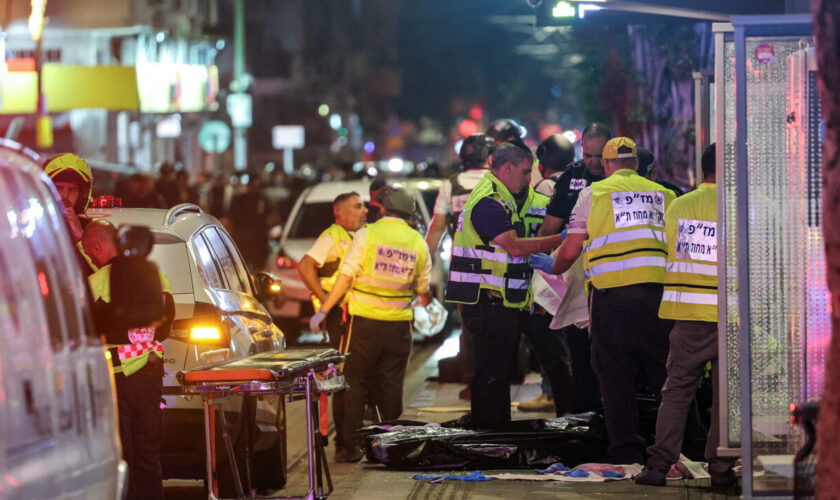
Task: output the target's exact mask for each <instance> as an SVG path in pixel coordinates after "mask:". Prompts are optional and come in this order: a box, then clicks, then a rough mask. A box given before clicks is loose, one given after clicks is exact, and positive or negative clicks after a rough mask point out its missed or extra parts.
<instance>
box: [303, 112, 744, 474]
mask: <svg viewBox="0 0 840 500" xmlns="http://www.w3.org/2000/svg"><path fill="white" fill-rule="evenodd" d="M519 131H520V128H519V127H518V125H517V124H516V123H515V122H513V121H511V120H500V121H497V122H495V123H494V124H493V125H492V126H491V127H490V129H489V130H488V131H487V133H486V134H475V135H472V136H470V137H468V138H466V139H465V140H464V142H463V145H462V146H461V150H460V157H461V159H462V161H463V171H461V172H459V173H457V174H455V175H453V176H451V177H449V178H448V179H446V180H445V181H444V183H443V185H442V187H441V189H440V193H439V195H438V198H437V201H436V204H435V208H434V218H433V220H432V222H431V224H430V226H429V230H428V232H427V234H426V238H425V243H424V242H423V241H422V240H420V239H419V236H418V234H417V233H416V232H415V231H413V230H411V228H410V227H409V226H408V225H406V224H405V219H406V218H407V217H406V215H407V214H409V213H410V212H411V211H412V210H410V209H412V208H413V207H412V206H409V205H411V204H413V202H412V201H411V199H410V197H409V196H408V195H406V194H404V193H403V191H401V190H394V189H390V188H388V189H385V190H384V194H383V195H375V194H373V193H372V196H371V206H372V207H374V206H377V205H380V204H381V205H382V206H383V209H382V213H383V214H384V217H383V218H382V219H381V220H379V221H377V222H374V223H372V224H370V225H368V226H363V225H362V224H363V221H364V213H363V212H364V209H363V205H362V203H361V199H360V197H359V196H358V194H356V193H346V194H343V195H341V196H339V197H338V198H336V200H335V203H334V205H333V208H334V213H335V217H336V223H335V224H334V225H333V226H331V227H330V228H328V229H327V230H325V231H324V233H323V234H322V235H321V237H320V238H319V239H318V241H317V243H316V244H315V246H313V248H312V250H310V253H309V254H308V255H307V257H306V258H305V259H304V261H303V262H302V265H301V268H300V269H301V276H302V277H303V279H304V282H305V283H306V284H307V286H308V287H309V288H310V290H311V291H312V292H313V294H314V295H315V296H317V298H318V300H319V301H320V307H318V306H317V305H316V310H317V313H316V314H315V315H314V316H313V318H312V320H311V323H310V326H311V328H312V329H313V331H316V332H317V331H322V330H325V331H327V332H329V336H330V339H332V342H333V344H334V345H337V347H338V348H339V349H340V350H341V351H342V352H350V353H352V356H351V358H350V361H349V362H348V363H347V366H346V367H345V370H346V372H345V373H346V375H347V378H348V380H349V381H350V384H351V387H352V389H351V391H350V393H349V395H346V396H344V395H342V396H340V397H341V398H343V399H341V400H337V401H336V403H337V404H336V406H337V407H339V409H338V412H339V413H337V414H336V415H335V417H336V427H337V429H338V443H339V448H338V450H337V452H336V458H337V459H338V460H341V461H355V460H359V459H360V458H361V456H362V453H361V449H360V438H359V435H358V433H357V429H358V428H359V427H360V426H361V422H362V415H363V412H364V408H365V404H366V403H367V402H368V401H369V394H370V393H371V392H375V391H376V390H377V389H376V388H375V387H373V386H374V385H377V384H376V383H372V382H371V381H379V385H380V387H379V388H378V390H379V391H381V392H380V394H378V402H379V403H378V404H380V405H381V407H382V408H384V409H385V411H384V412H383V415H381V417H382V418H385V419H389V418H396V417H397V416H399V414H400V412H401V400H402V390H401V387H402V378H403V376H404V373H405V364H406V362H407V358H408V350H409V347H408V346H409V344H410V333H409V331H410V330H409V328H410V326H409V324H410V320H411V319H412V314H411V308H410V306H409V304H410V301H411V300H412V298H414V297H416V296H423V295H425V294H427V290H428V267H429V264H430V261H431V260H432V259H434V258H436V253H437V250H438V246H439V244H440V241H441V238H442V235H443V234H444V232H446V231H449V232H450V234H451V235H452V237H453V239H454V244H453V249H452V260H451V263H450V269H449V276H448V282H447V285H446V300H447V301H448V302H451V303H455V304H458V307H459V310H460V316H461V321H462V332H461V353H460V357H461V360H462V363H463V366H464V369H465V371H466V372H467V374H468V379H469V380H468V383H467V387H466V388H465V389H464V390H463V391H462V392H461V396H462V397H463V398H465V399H469V400H470V404H471V410H472V411H471V422H472V425H473V426H474V427H476V428H481V429H498V430H501V429H504V428H505V427H506V426H507V425H508V424H509V423H510V421H511V397H510V385H511V381H512V380H513V378H514V372H515V371H516V364H517V350H518V347H517V346H518V344H519V339H520V336H521V335H524V336H525V338H527V339H528V341H529V343H530V344H531V346H532V348H533V352H534V353H535V354H536V357H537V359H538V361H539V364H540V369H541V372H542V377H543V384H542V394H540V395H539V396H538V397H537V398H535V399H534V400H532V401H527V402H523V403H521V404H520V405H519V409H520V410H522V411H546V410H553V411H554V412H555V413H556V415H557V416H562V415H566V414H569V413H580V412H585V411H598V412H601V413H602V414H603V415H604V419H605V422H606V430H607V435H608V439H609V447H608V450H607V454H608V457H609V460H611V461H613V462H615V463H622V464H632V463H643V464H646V467H645V469H644V471H643V472H642V474H640V475H639V476H638V477H637V478H636V482H638V483H643V484H652V485H664V484H665V476H666V474H667V472H668V471H669V469H670V467H671V465H672V464H674V463H675V462H676V461H678V459H679V455H680V451H681V447H682V443H683V436H684V432H685V427H686V421H687V420H691V419H689V413H690V406H691V405H692V402H693V401H694V397H695V392H696V389H697V386H698V382H699V381H700V378H701V377H702V376H703V374H704V372H705V367H706V364H707V363H708V362H711V363H712V364H713V365H715V364H716V363H717V347H716V346H717V324H716V323H717V302H716V301H717V293H716V289H717V267H716V259H717V242H716V236H715V226H716V204H715V193H716V191H715V154H714V145H712V146H711V147H710V148H709V149H708V150H706V151H705V152H704V154H703V157H702V171H703V175H704V182H703V184H701V185H700V186H699V187H698V188H697V189H696V190H695V191H692V192H690V193H688V194H685V195H684V193H683V192H682V190H681V189H679V188H678V187H676V186H674V185H671V184H668V183H666V182H664V181H661V180H658V179H657V178H656V175H655V172H656V168H655V162H654V158H653V155H652V153H651V152H650V151H648V150H646V149H644V148H641V147H637V145H636V144H635V142H634V141H633V140H631V139H630V138H627V137H613V136H612V132H611V131H610V129H609V128H608V127H607V126H606V125H604V124H600V123H593V124H591V125H589V126H588V127H586V128H585V130H584V131H583V134H582V151H583V155H582V158H581V159H580V160H578V161H575V148H574V146H573V145H572V144H571V143H570V142H569V141H568V140H567V139H566V138H565V137H563V136H562V135H553V136H551V137H549V138H547V139H546V140H545V141H543V142H542V143H541V144H540V145H539V147H538V148H537V149H536V158H535V155H534V153H533V152H532V151H531V149H530V148H529V147H528V146H527V145H525V144H524V142H523V141H522V140H521V138H520V136H519ZM535 165H536V166H537V170H538V171H539V176H535V178H533V182H532V172H533V170H534V166H535ZM678 197H679V198H678ZM345 306H346V307H345ZM712 375H713V379H716V377H715V375H716V370H715V369H714V368H713V370H712ZM715 381H716V380H715ZM640 387H642V388H645V390H646V391H647V392H648V393H650V394H652V395H653V396H654V397H655V399H656V401H657V404H658V405H659V406H658V408H659V409H658V418H657V421H656V434H655V443H654V444H653V445H652V446H650V447H648V448H647V449H645V448H644V440H643V439H642V438H641V437H640V433H639V411H638V408H637V404H636V392H637V390H638V389H639V388H640ZM715 390H717V388H716V384H715ZM342 411H343V413H342ZM717 418H718V414H717V410H716V409H713V410H712V412H711V421H712V425H711V428H710V434H709V436H710V437H709V439H708V441H707V447H706V459H707V460H708V461H709V464H710V466H709V472H710V474H711V476H712V484H713V485H730V484H734V482H735V475H734V472H733V470H732V465H733V464H732V461H731V460H730V459H728V458H724V457H720V456H718V454H717V450H716V446H715V444H716V442H715V436H716V434H717Z"/></svg>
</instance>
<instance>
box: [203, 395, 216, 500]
mask: <svg viewBox="0 0 840 500" xmlns="http://www.w3.org/2000/svg"><path fill="white" fill-rule="evenodd" d="M211 439H212V437H211V429H210V401H208V400H207V399H205V400H204V450H205V459H206V465H207V497H208V498H211V499H212V498H215V495H214V494H213V451H212V450H213V448H212V446H213V444H212V441H211Z"/></svg>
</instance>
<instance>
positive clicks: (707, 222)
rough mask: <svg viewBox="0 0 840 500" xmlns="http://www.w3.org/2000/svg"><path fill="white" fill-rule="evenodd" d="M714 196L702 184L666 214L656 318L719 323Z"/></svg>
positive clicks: (711, 188)
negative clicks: (665, 243)
mask: <svg viewBox="0 0 840 500" xmlns="http://www.w3.org/2000/svg"><path fill="white" fill-rule="evenodd" d="M716 230H717V193H716V189H715V185H714V184H711V183H704V184H701V185H700V186H699V187H698V188H697V189H696V190H695V191H692V192H690V193H688V194H685V195H683V196H681V197H680V198H677V200H676V201H674V203H673V204H672V205H671V207H670V208H669V209H668V211H667V212H666V214H665V231H666V232H667V234H668V264H667V266H666V274H665V290H664V292H663V294H662V303H661V304H660V305H659V316H660V317H662V318H666V319H676V320H683V321H708V322H712V323H715V322H717V320H718V317H717V316H718V309H717V304H718V295H717V286H718V269H717V234H716Z"/></svg>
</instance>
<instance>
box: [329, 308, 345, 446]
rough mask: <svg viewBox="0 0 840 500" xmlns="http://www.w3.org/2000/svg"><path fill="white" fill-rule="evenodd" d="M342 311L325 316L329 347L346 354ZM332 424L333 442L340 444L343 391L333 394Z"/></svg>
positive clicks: (339, 309) (335, 309)
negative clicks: (333, 428) (333, 426)
mask: <svg viewBox="0 0 840 500" xmlns="http://www.w3.org/2000/svg"><path fill="white" fill-rule="evenodd" d="M343 316H344V311H343V310H342V308H341V307H333V308H332V310H331V311H330V312H329V313H328V314H327V319H326V323H327V333H328V334H329V337H330V340H329V346H330V347H332V348H333V349H338V351H339V352H341V353H342V354H343V353H345V352H347V346H345V345H344V343H345V342H344V330H345V325H344V319H343ZM332 398H333V406H332V414H333V423H334V424H335V442H336V443H337V444H341V442H342V440H341V434H342V430H343V429H342V423H343V422H344V391H336V392H334V393H333V396H332Z"/></svg>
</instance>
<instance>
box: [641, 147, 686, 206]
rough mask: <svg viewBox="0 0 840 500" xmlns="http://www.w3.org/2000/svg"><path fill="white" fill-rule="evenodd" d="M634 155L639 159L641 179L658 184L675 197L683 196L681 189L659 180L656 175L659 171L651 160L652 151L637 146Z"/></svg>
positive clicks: (652, 159)
mask: <svg viewBox="0 0 840 500" xmlns="http://www.w3.org/2000/svg"><path fill="white" fill-rule="evenodd" d="M636 155H637V156H638V157H639V175H641V176H642V177H647V178H648V179H650V180H652V181H653V182H655V183H657V184H660V185H661V186H662V187H666V188H668V189H670V190H671V191H673V192H674V194H675V195H677V197H680V196H682V195H684V194H685V193H684V192H683V190H682V189H680V188H678V187H677V186H675V185H673V184H671V183H670V182H666V181H663V180H662V179H660V178H659V175H658V174H657V172H659V170H658V169H657V168H656V162H655V161H654V158H653V151H651V150H649V149H648V148H643V147H641V146H639V147H638V148H636Z"/></svg>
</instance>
